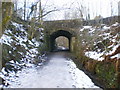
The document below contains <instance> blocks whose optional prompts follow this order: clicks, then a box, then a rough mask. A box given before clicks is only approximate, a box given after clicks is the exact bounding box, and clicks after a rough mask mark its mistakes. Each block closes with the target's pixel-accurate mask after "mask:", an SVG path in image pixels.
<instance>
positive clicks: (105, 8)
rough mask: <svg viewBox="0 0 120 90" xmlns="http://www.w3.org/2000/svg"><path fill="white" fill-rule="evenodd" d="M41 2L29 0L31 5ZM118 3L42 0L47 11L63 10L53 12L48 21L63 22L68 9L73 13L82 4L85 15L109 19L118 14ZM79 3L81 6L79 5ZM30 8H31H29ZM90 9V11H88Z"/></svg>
mask: <svg viewBox="0 0 120 90" xmlns="http://www.w3.org/2000/svg"><path fill="white" fill-rule="evenodd" d="M23 1H24V0H19V2H20V3H22V4H21V5H23ZM35 1H39V0H27V2H29V4H30V3H31V2H35ZM118 1H120V0H104V1H103V0H41V2H42V5H43V7H44V8H46V10H48V11H49V10H51V9H53V8H55V7H56V8H59V9H62V10H60V11H56V12H52V13H51V14H49V15H47V16H46V17H45V18H46V20H61V19H64V14H65V12H67V11H68V9H66V8H70V9H71V11H70V10H69V12H72V10H73V9H75V8H78V7H79V5H80V4H82V5H83V6H84V7H85V8H86V11H85V10H84V13H90V17H91V19H93V18H95V16H99V15H101V16H102V17H109V16H111V14H112V15H117V14H118V5H117V3H118ZM78 3H79V5H78ZM111 5H112V9H113V13H111ZM28 7H29V6H28ZM88 8H89V9H88ZM88 10H89V12H88Z"/></svg>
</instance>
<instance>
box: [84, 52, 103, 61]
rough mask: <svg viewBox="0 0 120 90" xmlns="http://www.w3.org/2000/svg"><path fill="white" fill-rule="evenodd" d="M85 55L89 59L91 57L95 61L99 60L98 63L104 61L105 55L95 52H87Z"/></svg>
mask: <svg viewBox="0 0 120 90" xmlns="http://www.w3.org/2000/svg"><path fill="white" fill-rule="evenodd" d="M85 55H86V56H87V57H90V58H92V59H94V60H98V61H102V60H103V59H104V58H103V57H101V56H102V55H103V53H97V52H95V51H88V52H85Z"/></svg>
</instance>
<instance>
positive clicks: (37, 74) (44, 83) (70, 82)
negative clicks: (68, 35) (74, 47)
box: [8, 52, 99, 88]
mask: <svg viewBox="0 0 120 90" xmlns="http://www.w3.org/2000/svg"><path fill="white" fill-rule="evenodd" d="M16 76H17V77H16ZM16 76H11V77H10V78H9V80H8V82H9V83H10V86H9V87H11V88H99V87H98V86H96V85H94V83H93V82H92V81H91V79H90V78H89V77H88V76H87V75H86V74H85V73H84V72H83V71H81V70H79V69H78V68H76V65H75V64H74V63H73V61H72V60H70V59H66V58H64V57H63V52H61V53H60V52H59V53H55V54H54V55H53V56H52V58H51V59H50V61H49V62H48V63H46V64H45V65H44V66H38V67H32V68H24V69H23V70H22V71H19V72H18V73H17V74H16Z"/></svg>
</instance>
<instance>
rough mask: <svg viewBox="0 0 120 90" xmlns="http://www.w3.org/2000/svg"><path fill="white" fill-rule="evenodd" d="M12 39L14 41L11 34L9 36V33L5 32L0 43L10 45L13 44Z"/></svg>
mask: <svg viewBox="0 0 120 90" xmlns="http://www.w3.org/2000/svg"><path fill="white" fill-rule="evenodd" d="M12 41H13V40H12V39H11V36H7V35H5V34H3V35H2V37H1V38H0V43H4V44H7V45H9V46H11V45H10V43H11V42H12Z"/></svg>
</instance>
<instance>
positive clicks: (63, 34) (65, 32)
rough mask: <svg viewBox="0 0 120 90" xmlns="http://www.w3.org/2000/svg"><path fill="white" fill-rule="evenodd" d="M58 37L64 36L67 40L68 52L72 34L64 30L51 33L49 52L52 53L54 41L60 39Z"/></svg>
mask: <svg viewBox="0 0 120 90" xmlns="http://www.w3.org/2000/svg"><path fill="white" fill-rule="evenodd" d="M60 36H64V37H66V38H67V39H68V40H69V50H70V48H71V38H72V37H73V34H72V33H70V32H68V31H66V30H58V31H56V32H53V33H52V34H51V35H50V51H54V50H55V49H56V46H55V39H56V38H58V37H60Z"/></svg>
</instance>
